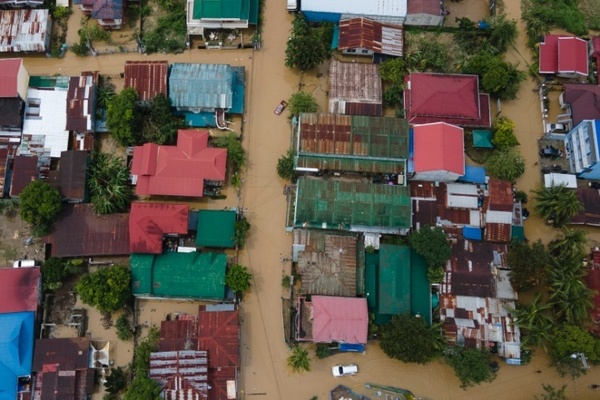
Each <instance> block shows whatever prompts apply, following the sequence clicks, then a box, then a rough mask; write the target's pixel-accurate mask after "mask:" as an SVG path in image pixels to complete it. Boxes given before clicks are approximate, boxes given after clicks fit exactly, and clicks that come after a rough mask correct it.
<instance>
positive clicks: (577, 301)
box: [548, 258, 593, 325]
mask: <svg viewBox="0 0 600 400" xmlns="http://www.w3.org/2000/svg"><path fill="white" fill-rule="evenodd" d="M585 274H586V271H585V269H584V266H583V263H582V262H581V260H570V261H568V262H567V261H559V260H556V259H554V258H553V259H552V264H551V266H550V268H549V269H548V293H549V294H550V299H549V301H548V304H549V305H550V307H552V311H553V312H554V316H555V319H556V320H558V321H559V322H564V323H568V324H574V325H579V324H583V323H585V322H587V321H588V319H589V316H590V315H589V310H590V309H591V308H592V306H593V303H592V296H593V292H592V291H591V290H590V289H589V288H588V287H587V285H586V284H585V281H584V277H585Z"/></svg>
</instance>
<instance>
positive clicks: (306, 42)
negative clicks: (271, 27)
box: [285, 14, 333, 71]
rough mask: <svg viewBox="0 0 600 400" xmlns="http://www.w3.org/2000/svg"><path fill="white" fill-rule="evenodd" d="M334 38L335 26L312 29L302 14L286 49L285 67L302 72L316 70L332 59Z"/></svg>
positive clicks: (295, 22) (328, 25) (297, 19)
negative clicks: (332, 40) (332, 41)
mask: <svg viewBox="0 0 600 400" xmlns="http://www.w3.org/2000/svg"><path fill="white" fill-rule="evenodd" d="M332 36H333V25H331V24H328V23H325V24H322V25H321V26H320V27H319V28H312V27H311V26H310V25H309V24H308V21H307V20H306V18H305V17H304V16H303V15H302V14H297V15H296V16H295V18H294V22H293V25H292V32H291V37H290V38H289V39H288V41H287V48H286V49H285V66H286V67H289V68H297V69H299V70H300V71H310V70H312V69H315V68H316V67H317V66H318V65H319V64H321V63H322V62H323V61H325V60H326V59H328V58H330V57H331V39H332Z"/></svg>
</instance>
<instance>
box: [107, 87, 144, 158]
mask: <svg viewBox="0 0 600 400" xmlns="http://www.w3.org/2000/svg"><path fill="white" fill-rule="evenodd" d="M137 100H138V94H137V92H136V91H135V89H134V88H126V89H123V90H122V91H121V93H119V94H116V95H114V96H112V97H110V98H109V99H108V101H107V110H106V126H107V128H108V130H109V131H110V133H111V135H112V137H113V138H114V139H115V141H116V142H117V143H118V144H119V145H121V146H124V147H127V146H133V145H135V144H136V139H135V133H134V132H135V131H136V129H137V127H138V125H139V124H140V117H141V116H140V111H139V108H138V106H137V104H136V102H137Z"/></svg>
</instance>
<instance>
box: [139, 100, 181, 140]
mask: <svg viewBox="0 0 600 400" xmlns="http://www.w3.org/2000/svg"><path fill="white" fill-rule="evenodd" d="M136 107H138V113H139V114H140V116H141V130H136V131H134V132H133V134H134V141H135V144H137V145H142V144H144V143H156V144H172V143H174V142H175V135H176V134H177V127H178V126H179V121H178V119H177V118H175V117H174V116H173V113H172V111H171V104H170V103H169V99H168V98H167V97H165V95H163V94H162V93H160V94H159V95H158V96H156V97H155V98H154V99H153V100H152V102H150V105H149V106H148V107H139V106H137V105H136Z"/></svg>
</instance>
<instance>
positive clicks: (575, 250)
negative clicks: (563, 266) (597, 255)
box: [548, 226, 588, 263]
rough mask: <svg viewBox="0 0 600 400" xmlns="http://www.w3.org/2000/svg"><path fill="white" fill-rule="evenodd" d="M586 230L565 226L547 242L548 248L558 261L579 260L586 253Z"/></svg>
mask: <svg viewBox="0 0 600 400" xmlns="http://www.w3.org/2000/svg"><path fill="white" fill-rule="evenodd" d="M586 235H587V234H586V232H585V231H583V230H581V229H570V228H568V227H566V226H563V227H562V228H561V231H560V232H559V233H558V234H557V235H556V237H555V238H554V239H553V240H552V241H551V242H550V243H548V250H549V251H550V253H551V254H552V255H553V256H554V257H555V258H556V259H557V260H558V262H559V263H569V262H579V261H581V260H583V258H584V257H585V256H586V255H587V253H588V248H587V236H586Z"/></svg>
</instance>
